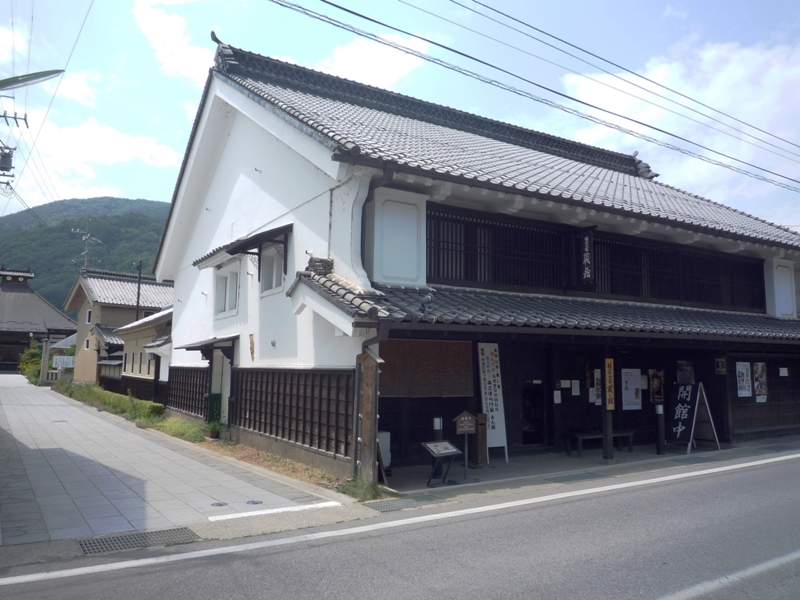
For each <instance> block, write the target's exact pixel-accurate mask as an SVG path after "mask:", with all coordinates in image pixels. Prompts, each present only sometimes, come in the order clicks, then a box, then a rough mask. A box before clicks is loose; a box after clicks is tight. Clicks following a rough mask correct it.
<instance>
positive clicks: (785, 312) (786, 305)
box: [764, 258, 797, 319]
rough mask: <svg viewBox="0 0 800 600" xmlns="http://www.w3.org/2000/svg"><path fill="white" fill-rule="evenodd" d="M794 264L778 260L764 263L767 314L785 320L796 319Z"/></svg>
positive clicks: (772, 259)
mask: <svg viewBox="0 0 800 600" xmlns="http://www.w3.org/2000/svg"><path fill="white" fill-rule="evenodd" d="M794 269H795V263H794V262H792V261H788V260H782V259H779V258H769V259H767V260H765V261H764V290H765V293H766V294H765V295H766V302H767V314H769V315H772V316H773V317H781V318H785V319H795V318H797V293H796V287H795V280H794V275H795V274H794Z"/></svg>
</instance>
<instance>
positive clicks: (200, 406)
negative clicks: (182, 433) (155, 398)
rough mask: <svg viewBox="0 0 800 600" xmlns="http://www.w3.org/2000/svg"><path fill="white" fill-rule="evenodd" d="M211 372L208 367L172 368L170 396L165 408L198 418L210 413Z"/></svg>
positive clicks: (166, 400) (170, 373) (170, 372)
mask: <svg viewBox="0 0 800 600" xmlns="http://www.w3.org/2000/svg"><path fill="white" fill-rule="evenodd" d="M208 392H209V370H208V368H207V367H171V368H170V370H169V395H168V396H167V398H166V399H165V402H164V404H165V406H166V407H167V408H173V409H175V410H182V411H183V412H187V413H189V414H192V415H196V416H198V417H204V418H205V417H206V415H207V413H208Z"/></svg>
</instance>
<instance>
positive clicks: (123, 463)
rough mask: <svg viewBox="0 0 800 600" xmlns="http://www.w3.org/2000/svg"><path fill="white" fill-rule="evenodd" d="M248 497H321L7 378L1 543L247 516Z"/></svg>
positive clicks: (0, 462)
mask: <svg viewBox="0 0 800 600" xmlns="http://www.w3.org/2000/svg"><path fill="white" fill-rule="evenodd" d="M248 500H261V501H262V502H263V504H262V506H263V507H264V508H284V507H291V506H296V505H301V504H315V503H318V502H320V501H321V500H322V499H321V498H320V497H317V496H315V495H313V494H311V493H309V492H306V491H304V490H301V489H296V488H293V487H290V486H288V485H285V484H283V483H281V482H278V481H277V480H274V479H271V478H269V477H267V476H265V475H261V474H260V473H257V472H255V471H253V470H250V469H248V468H246V467H244V466H238V465H234V464H231V463H230V462H228V461H225V460H222V459H218V458H216V457H214V456H209V455H207V454H206V453H204V452H201V451H198V450H195V449H192V448H191V447H187V446H186V445H184V444H180V443H178V442H173V441H172V440H169V439H164V438H163V437H162V436H160V435H158V434H155V433H152V432H149V431H146V430H139V429H136V428H135V427H133V426H132V425H131V424H129V423H126V422H124V421H122V420H120V419H119V417H115V416H113V415H109V414H107V413H101V412H97V411H95V410H94V409H91V408H88V407H86V406H83V405H81V404H79V403H77V402H75V401H73V400H70V399H68V398H64V397H63V396H60V395H59V394H56V393H55V392H52V391H51V390H49V389H46V388H36V387H33V386H31V385H29V384H28V383H27V382H26V381H25V380H24V379H23V378H22V377H20V376H18V375H2V376H0V536H1V537H0V544H3V545H8V544H21V543H27V542H40V541H48V540H58V539H71V538H81V537H90V536H97V535H105V534H112V533H121V532H135V531H144V530H154V529H162V528H169V527H175V526H185V525H189V524H191V523H198V522H207V521H208V517H210V516H214V515H224V514H233V513H240V512H242V513H243V512H250V511H252V506H250V505H248V504H247V501H248ZM216 502H225V503H226V505H225V506H221V507H215V506H212V504H213V503H216Z"/></svg>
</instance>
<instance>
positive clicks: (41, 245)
mask: <svg viewBox="0 0 800 600" xmlns="http://www.w3.org/2000/svg"><path fill="white" fill-rule="evenodd" d="M33 210H34V211H35V213H36V215H38V216H39V218H40V219H41V220H42V221H44V222H45V223H46V224H47V225H42V224H41V223H40V221H39V220H38V219H36V217H34V216H33V215H32V214H30V212H29V211H23V212H20V213H14V214H11V215H8V216H5V217H0V263H2V264H3V265H5V266H6V268H9V269H25V268H27V267H30V268H31V270H32V271H33V273H34V278H33V280H31V287H32V288H33V289H35V290H36V291H37V292H39V294H41V295H42V296H43V297H44V298H45V299H46V300H47V301H48V302H50V303H51V304H52V305H53V306H55V307H57V308H59V309H61V308H62V307H63V306H64V302H65V301H66V299H67V294H69V291H70V289H72V285H73V284H74V283H75V278H76V277H77V276H78V273H79V272H80V269H81V267H83V266H84V259H85V256H84V252H85V242H84V241H83V240H82V238H83V235H82V233H77V231H79V232H84V231H86V228H87V226H88V228H89V232H90V234H91V237H92V238H95V239H97V240H99V242H96V243H90V244H89V266H90V267H91V268H93V269H104V270H107V271H118V272H123V273H135V272H136V266H135V264H136V263H137V262H138V261H139V260H141V261H142V273H143V274H146V275H149V274H150V273H151V271H152V269H153V262H154V261H155V256H156V252H157V251H158V244H159V242H160V241H161V234H162V232H163V231H164V224H165V223H166V220H167V214H168V213H169V204H167V203H165V202H154V201H152V200H128V199H125V198H89V199H76V200H59V201H58V202H51V203H50V204H44V205H42V206H36V207H34V209H33Z"/></svg>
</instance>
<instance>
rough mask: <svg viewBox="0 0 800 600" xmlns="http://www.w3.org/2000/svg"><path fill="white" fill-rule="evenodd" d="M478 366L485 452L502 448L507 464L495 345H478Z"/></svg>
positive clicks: (500, 388) (506, 445) (498, 367)
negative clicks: (484, 423) (484, 420)
mask: <svg viewBox="0 0 800 600" xmlns="http://www.w3.org/2000/svg"><path fill="white" fill-rule="evenodd" d="M478 364H479V365H480V375H481V398H482V400H483V412H484V413H485V414H486V438H487V450H488V448H497V447H499V446H502V447H503V448H504V449H505V451H506V462H508V441H507V440H506V417H505V409H504V408H503V384H502V380H501V378H500V352H499V351H498V348H497V344H478ZM487 460H488V452H487Z"/></svg>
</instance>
